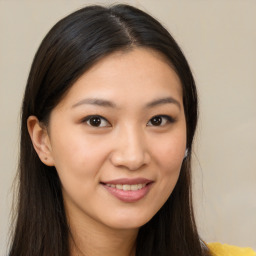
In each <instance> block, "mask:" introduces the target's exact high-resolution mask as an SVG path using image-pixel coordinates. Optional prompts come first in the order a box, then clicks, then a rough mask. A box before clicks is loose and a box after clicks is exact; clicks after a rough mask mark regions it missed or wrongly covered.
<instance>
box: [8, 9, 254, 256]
mask: <svg viewBox="0 0 256 256" xmlns="http://www.w3.org/2000/svg"><path fill="white" fill-rule="evenodd" d="M196 123H197V93H196V87H195V83H194V80H193V77H192V74H191V71H190V68H189V66H188V63H187V61H186V59H185V57H184V56H183V54H182V52H181V50H180V48H179V46H178V45H177V44H176V42H175V41H174V39H173V38H172V37H171V35H170V34H169V33H168V32H167V31H166V30H165V29H164V28H163V27H162V26H161V24H159V23H158V22H157V21H156V20H155V19H153V18H152V17H150V16H149V15H147V14H146V13H144V12H142V11H140V10H138V9H135V8H133V7H130V6H127V5H116V6H113V7H110V8H104V7H101V6H91V7H86V8H83V9H81V10H79V11H77V12H75V13H73V14H71V15H69V16H68V17H66V18H64V19H63V20H61V21H60V22H58V23H57V24H56V25H55V26H54V27H53V28H52V29H51V31H50V32H49V33H48V34H47V36H46V37H45V39H44V40H43V42H42V44H41V46H40V48H39V50H38V52H37V54H36V56H35V59H34V62H33V64H32V67H31V71H30V75H29V78H28V82H27V87H26V91H25V95H24V100H23V108H22V129H21V148H20V167H19V177H20V187H19V204H18V211H17V213H18V215H17V223H16V227H15V230H14V234H13V240H12V244H11V248H10V255H11V256H14V255H15V256H16V255H19V256H23V255H24V256H25V255H26V256H27V255H31V256H32V255H33V256H35V255H36V256H37V255H45V256H46V255H47V256H48V255H61V256H64V255H67V256H68V255H71V256H74V255H94V256H97V255H106V256H107V255H123V256H126V255H127V256H128V255H129V256H131V255H133V256H134V255H136V256H138V255H147V256H148V255H152V256H153V255H154V256H155V255H159V256H161V255H177V256H178V255H197V256H203V255H215V251H216V250H217V251H219V250H224V251H225V250H231V249H232V248H230V247H225V246H224V247H223V246H220V245H209V246H207V245H205V243H204V242H203V241H202V240H201V239H200V237H199V235H198V232H197V228H196V224H195V220H194V215H193V207H192V201H191V151H192V144H193V137H194V133H195V129H196ZM224 251H223V253H224V254H225V252H224ZM235 251H236V253H237V252H239V249H235ZM217 253H218V254H217V255H222V253H221V252H217ZM252 253H253V252H251V251H247V250H246V251H245V254H244V253H243V254H242V255H253V254H252Z"/></svg>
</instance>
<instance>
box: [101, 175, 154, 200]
mask: <svg viewBox="0 0 256 256" xmlns="http://www.w3.org/2000/svg"><path fill="white" fill-rule="evenodd" d="M153 183H154V182H153V181H152V180H148V179H145V178H135V179H127V178H124V179H116V180H109V181H105V182H101V185H102V186H103V187H104V188H105V189H106V191H107V192H108V193H109V194H110V195H112V196H114V197H115V198H117V199H118V200H121V201H123V202H126V203H132V202H137V201H140V200H142V199H143V198H144V197H146V195H147V194H148V192H149V191H150V190H151V187H152V185H153Z"/></svg>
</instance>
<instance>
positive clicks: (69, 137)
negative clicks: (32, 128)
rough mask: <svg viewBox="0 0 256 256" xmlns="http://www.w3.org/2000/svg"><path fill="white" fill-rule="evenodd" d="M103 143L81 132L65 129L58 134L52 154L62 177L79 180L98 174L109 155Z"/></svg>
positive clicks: (53, 144)
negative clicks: (70, 131)
mask: <svg viewBox="0 0 256 256" xmlns="http://www.w3.org/2000/svg"><path fill="white" fill-rule="evenodd" d="M101 144H103V143H99V142H97V143H94V141H93V139H90V138H87V137H85V136H84V135H83V134H81V133H76V132H73V133H69V132H68V131H66V132H64V131H63V132H61V133H58V134H56V135H55V137H54V141H53V142H52V154H53V158H54V162H55V167H56V169H57V171H58V173H59V176H60V178H61V177H62V176H63V177H64V176H65V177H67V178H70V179H71V180H73V181H75V179H77V182H79V181H82V180H84V179H86V178H88V177H94V176H96V175H97V174H98V172H99V169H100V167H101V165H102V163H103V162H104V159H105V157H106V155H107V152H106V147H104V145H101Z"/></svg>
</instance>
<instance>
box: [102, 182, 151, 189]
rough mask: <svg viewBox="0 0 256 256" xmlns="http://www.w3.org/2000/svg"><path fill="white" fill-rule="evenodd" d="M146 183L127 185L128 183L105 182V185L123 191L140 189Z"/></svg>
mask: <svg viewBox="0 0 256 256" xmlns="http://www.w3.org/2000/svg"><path fill="white" fill-rule="evenodd" d="M146 185H147V184H146V183H144V184H133V185H129V184H124V185H122V184H117V185H115V184H109V183H108V184H106V186H108V187H111V188H116V189H120V190H123V191H130V190H132V191H136V190H140V189H142V188H144V187H145V186H146Z"/></svg>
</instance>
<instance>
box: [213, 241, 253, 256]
mask: <svg viewBox="0 0 256 256" xmlns="http://www.w3.org/2000/svg"><path fill="white" fill-rule="evenodd" d="M208 248H209V249H210V252H211V253H212V256H256V252H255V251H253V250H252V249H251V248H242V247H237V246H233V245H227V244H220V243H209V244H208Z"/></svg>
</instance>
